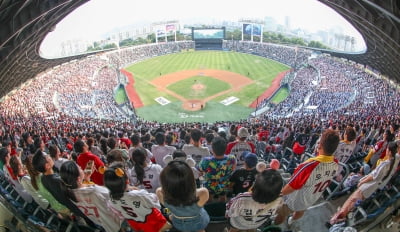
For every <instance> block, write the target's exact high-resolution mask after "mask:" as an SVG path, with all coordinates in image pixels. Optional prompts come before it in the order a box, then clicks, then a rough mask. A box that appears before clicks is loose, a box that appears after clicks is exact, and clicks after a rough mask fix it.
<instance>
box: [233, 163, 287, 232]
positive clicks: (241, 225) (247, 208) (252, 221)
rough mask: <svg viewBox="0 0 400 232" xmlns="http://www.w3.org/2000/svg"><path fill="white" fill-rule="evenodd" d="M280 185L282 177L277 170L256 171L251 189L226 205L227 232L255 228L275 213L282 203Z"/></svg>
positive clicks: (281, 184)
mask: <svg viewBox="0 0 400 232" xmlns="http://www.w3.org/2000/svg"><path fill="white" fill-rule="evenodd" d="M282 186H283V179H282V176H281V174H280V173H279V172H278V171H276V170H273V169H270V168H269V169H266V170H263V171H261V172H260V173H258V174H257V176H256V179H255V182H254V185H253V186H252V187H251V189H250V190H249V191H248V192H244V193H240V194H239V195H237V196H236V197H234V198H232V199H231V200H230V201H229V202H228V204H227V205H226V216H227V217H228V218H229V224H230V229H229V232H237V231H244V230H245V231H249V230H255V229H257V228H258V227H260V226H261V225H262V224H263V223H264V222H265V221H266V220H268V219H269V218H270V217H271V216H273V215H275V213H276V210H277V208H278V207H279V206H280V205H281V204H282V198H281V197H279V195H280V191H281V189H282Z"/></svg>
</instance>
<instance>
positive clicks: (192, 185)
mask: <svg viewBox="0 0 400 232" xmlns="http://www.w3.org/2000/svg"><path fill="white" fill-rule="evenodd" d="M160 181H161V186H162V187H161V188H158V189H157V192H156V194H157V196H158V199H159V200H160V202H161V203H162V204H163V205H164V206H165V207H166V208H168V209H169V210H170V212H171V215H170V219H171V221H172V224H173V226H174V227H175V228H176V229H178V230H180V231H205V230H204V229H205V228H206V227H207V225H208V223H209V222H210V217H209V216H208V214H207V212H206V211H205V210H204V204H206V202H207V201H208V198H209V194H208V190H207V189H206V188H199V189H196V182H195V179H194V176H193V172H192V171H191V168H190V167H189V165H188V164H187V163H185V162H184V161H178V160H173V161H171V162H169V163H168V165H167V166H166V167H165V168H164V169H163V171H162V172H161V175H160Z"/></svg>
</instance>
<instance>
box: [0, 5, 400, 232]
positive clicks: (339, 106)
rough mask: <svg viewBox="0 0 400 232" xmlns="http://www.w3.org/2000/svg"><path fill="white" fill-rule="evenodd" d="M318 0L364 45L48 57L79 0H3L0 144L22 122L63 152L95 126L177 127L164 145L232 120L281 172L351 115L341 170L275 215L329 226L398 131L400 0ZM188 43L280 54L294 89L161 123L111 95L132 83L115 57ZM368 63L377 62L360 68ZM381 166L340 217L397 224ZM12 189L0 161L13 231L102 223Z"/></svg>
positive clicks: (363, 227) (16, 144)
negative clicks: (301, 208) (376, 151)
mask: <svg viewBox="0 0 400 232" xmlns="http://www.w3.org/2000/svg"><path fill="white" fill-rule="evenodd" d="M320 1H321V2H322V3H324V4H326V5H328V6H330V7H331V8H333V9H335V10H336V11H337V12H338V13H340V14H341V15H342V16H343V17H345V18H346V19H347V20H348V21H349V22H351V23H352V24H353V25H354V26H355V27H356V28H357V29H358V30H359V31H360V32H361V34H363V36H364V38H365V40H366V43H367V48H368V49H367V52H366V53H364V54H342V53H337V52H332V51H324V53H322V54H319V55H317V56H315V54H314V51H313V50H309V49H307V48H294V47H290V46H281V45H274V44H264V43H258V42H249V41H229V40H222V39H218V42H217V41H216V40H209V39H204V40H203V41H200V44H199V43H198V42H199V41H196V40H195V41H178V42H169V43H160V44H149V45H141V46H135V47H129V48H124V49H120V50H118V51H107V52H101V53H98V54H96V53H95V54H84V55H79V56H75V57H67V58H60V59H54V60H47V59H44V58H41V57H40V54H39V52H38V47H39V45H40V43H41V41H42V40H43V39H44V37H45V35H46V33H47V32H48V31H50V30H51V28H52V27H54V26H55V25H56V24H57V23H58V22H59V21H60V20H62V18H64V17H65V16H66V15H67V14H68V13H70V12H72V11H73V10H74V9H76V8H77V7H79V6H80V5H82V4H84V3H85V2H86V0H83V1H82V0H78V1H64V0H62V1H19V0H18V1H0V12H2V13H1V14H0V22H1V25H5V26H2V27H1V28H0V80H1V86H0V96H1V97H2V99H1V101H0V139H1V140H0V142H1V143H2V146H6V145H7V144H8V143H9V142H11V143H12V151H13V153H18V152H25V151H26V150H27V149H26V147H24V146H21V145H20V144H23V143H22V141H23V140H24V139H25V138H24V137H25V136H26V134H25V132H29V133H30V134H31V135H36V137H37V138H39V141H43V142H44V143H46V145H47V146H50V145H52V144H57V145H59V147H60V148H62V149H65V152H66V153H67V151H70V150H72V148H68V146H71V147H72V145H73V144H74V142H75V141H76V140H77V139H79V138H88V137H95V136H96V135H97V134H99V135H102V136H103V137H104V136H115V137H119V138H121V141H126V140H124V139H126V137H127V136H131V135H134V134H138V135H140V136H142V135H145V134H148V135H152V136H154V135H155V131H156V130H157V129H158V128H162V130H164V131H165V132H167V133H169V134H171V135H172V136H173V137H176V138H179V137H181V141H177V142H175V144H172V145H175V146H179V145H180V144H181V143H184V136H183V135H182V134H184V133H183V132H182V131H185V132H187V131H189V129H190V128H194V127H196V128H199V129H200V130H201V131H202V132H203V133H204V134H205V133H206V132H208V133H210V131H211V132H213V133H214V134H215V135H217V132H221V131H223V132H225V133H226V134H228V135H232V134H234V133H235V132H234V131H230V128H231V127H236V129H237V127H238V126H241V127H245V128H247V129H248V130H249V132H251V133H250V135H249V137H248V140H249V141H252V142H253V143H254V144H257V145H258V144H260V143H259V142H260V141H258V138H257V137H256V135H257V134H258V133H259V132H260V131H262V130H263V129H262V128H263V127H266V128H267V130H268V131H269V137H268V141H267V142H268V144H267V145H266V146H267V147H268V149H267V148H263V149H258V150H257V152H256V153H257V156H258V158H259V160H262V161H265V162H270V161H271V159H278V160H279V161H280V163H281V166H280V172H282V176H284V177H288V176H290V175H291V174H293V171H294V169H295V167H296V166H297V165H299V164H300V163H302V162H304V161H305V160H307V159H308V158H310V157H314V155H315V149H316V144H317V140H318V138H319V136H320V135H321V133H322V132H323V131H324V130H326V129H328V128H332V129H334V130H337V131H338V132H339V133H340V134H341V135H343V133H344V131H345V130H346V128H347V126H351V127H354V129H355V130H356V132H357V141H356V145H357V146H356V149H355V151H354V152H353V155H352V157H351V158H350V159H349V160H348V161H347V162H346V163H339V165H340V166H341V170H343V171H342V176H343V179H335V180H333V181H332V183H331V184H330V185H329V186H328V187H327V188H326V189H325V191H324V194H323V198H321V199H319V201H318V202H317V203H316V204H314V205H313V206H312V207H310V208H309V209H308V210H307V211H306V213H305V215H304V217H303V219H301V220H299V221H298V222H297V223H296V224H294V226H292V227H289V226H288V224H287V223H284V224H283V225H282V226H281V228H282V230H288V229H289V228H290V229H291V230H292V231H328V228H327V227H326V225H325V223H326V222H327V221H329V218H330V217H331V216H332V215H333V213H334V212H335V211H336V208H337V206H340V205H341V204H342V203H343V202H344V201H345V200H346V199H347V198H348V197H349V193H350V192H351V191H352V190H354V189H346V188H345V185H344V180H345V178H346V177H348V176H349V175H350V173H351V172H358V171H359V169H360V168H361V167H362V166H363V162H364V159H365V157H366V156H367V155H368V152H369V148H370V147H371V146H374V145H376V144H378V142H379V141H381V140H385V137H384V134H385V133H386V132H385V131H386V130H389V131H390V133H391V134H393V137H394V138H393V140H394V139H396V140H399V139H400V131H399V126H400V118H399V115H400V101H399V100H400V92H399V88H398V85H397V83H398V81H399V75H398V74H399V73H400V66H399V65H398V64H399V63H400V29H399V28H400V12H399V11H398V9H399V8H400V6H399V5H398V4H399V3H398V1H385V2H381V1H380V2H378V1H353V0H351V1H340V0H334V1H324V0H320ZM37 6H40V7H37ZM11 16H13V17H11ZM38 16H42V17H44V18H45V19H46V20H41V19H40V17H38ZM10 18H12V20H10ZM202 42H204V43H202ZM188 49H206V50H208V49H217V50H219V49H223V50H226V51H236V52H241V53H248V54H254V55H257V56H261V57H266V58H269V59H272V60H275V61H278V62H281V63H283V64H286V65H288V66H290V67H292V69H291V70H290V72H288V73H287V74H286V75H285V77H284V78H283V79H282V81H281V82H280V86H281V87H285V88H288V89H289V92H290V94H289V96H288V97H287V98H286V99H285V100H284V101H282V102H280V103H279V104H272V103H271V102H270V99H271V98H272V97H273V95H271V96H270V97H267V98H265V99H260V101H259V102H258V106H257V108H256V110H257V111H258V113H255V115H253V117H250V116H249V118H248V119H247V120H242V121H229V122H228V121H223V122H222V121H219V122H213V123H174V124H164V123H160V122H153V121H147V120H145V119H138V118H136V113H135V106H137V105H136V102H135V100H133V99H129V102H128V103H126V102H124V103H123V104H118V103H117V102H116V101H115V99H114V97H115V94H116V89H117V88H120V87H121V86H123V87H125V89H128V87H127V84H128V83H129V77H127V76H125V74H124V73H121V71H120V70H119V69H120V68H121V67H125V66H127V65H130V64H134V63H137V62H140V61H143V60H146V59H150V58H152V57H156V56H162V55H168V54H172V53H178V52H181V51H185V50H188ZM342 58H346V59H342ZM366 65H367V66H368V67H372V68H373V69H375V70H379V72H380V73H371V72H367V71H369V70H367V69H366ZM276 91H278V90H276ZM127 94H128V95H127V96H128V98H130V96H132V95H130V94H129V91H128V90H127ZM257 101H258V99H257ZM157 113H158V112H157ZM160 113H161V112H160ZM254 116H256V117H254ZM304 129H306V130H304ZM24 134H25V135H24ZM220 135H221V134H220ZM299 135H301V136H304V137H307V138H308V139H307V143H306V150H305V151H304V152H303V153H302V154H301V155H300V156H297V155H295V154H294V151H293V143H294V141H293V140H294V139H295V138H297V137H298V136H299ZM386 138H387V137H386ZM99 146H100V145H99ZM64 155H66V154H64ZM395 169H396V167H395V168H394V169H393V170H395ZM389 177H390V178H385V179H386V181H387V183H385V185H384V186H383V187H382V188H380V189H379V190H377V191H376V192H375V193H374V194H373V195H372V196H371V197H369V198H367V199H365V200H364V201H362V202H358V203H357V205H356V207H355V208H354V210H353V211H352V213H351V214H349V215H348V217H347V219H346V223H347V226H351V227H353V228H356V229H357V231H398V228H399V225H400V221H399V215H400V212H399V206H400V185H399V183H400V181H399V176H398V170H397V172H396V173H394V174H393V176H389ZM17 182H18V181H17ZM19 190H20V189H18V187H17V184H15V183H14V182H12V181H10V180H9V179H8V177H7V175H5V174H4V173H3V171H2V170H1V171H0V201H1V203H2V207H1V210H0V214H1V215H2V220H4V223H5V227H7V228H8V230H9V231H42V230H43V229H47V230H50V231H96V230H97V231H98V230H99V229H100V230H101V225H97V226H94V227H90V226H88V225H85V226H83V225H81V224H80V223H78V222H76V221H73V220H67V219H65V218H59V217H57V214H55V213H54V212H53V211H51V210H48V209H42V208H40V207H39V206H38V204H37V203H36V202H35V201H28V200H26V199H24V198H23V197H22V194H21V193H20V192H19ZM211 208H212V206H211V205H208V208H207V210H208V213H209V215H210V217H211V222H210V224H209V225H208V227H207V229H206V231H222V229H221V227H222V228H223V227H225V226H227V220H226V219H225V218H224V212H225V204H223V207H222V211H223V212H222V215H218V213H217V211H218V210H217V209H215V208H214V209H211ZM219 210H221V209H220V208H219ZM214 213H215V214H214ZM271 223H272V221H271V220H268V221H267V223H266V224H265V225H263V226H262V227H260V228H259V230H261V231H268V230H267V228H268V226H270V228H271ZM170 231H176V230H174V229H171V230H170Z"/></svg>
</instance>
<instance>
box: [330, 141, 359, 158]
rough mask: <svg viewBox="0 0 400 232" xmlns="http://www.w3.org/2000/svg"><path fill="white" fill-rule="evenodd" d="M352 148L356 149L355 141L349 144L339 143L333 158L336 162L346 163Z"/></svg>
mask: <svg viewBox="0 0 400 232" xmlns="http://www.w3.org/2000/svg"><path fill="white" fill-rule="evenodd" d="M354 148H356V142H355V141H352V142H350V143H346V142H345V141H340V142H339V145H338V147H337V148H336V151H335V153H333V156H334V157H335V159H336V160H337V161H339V162H342V163H347V161H348V160H349V159H350V156H351V155H352V154H353V151H354Z"/></svg>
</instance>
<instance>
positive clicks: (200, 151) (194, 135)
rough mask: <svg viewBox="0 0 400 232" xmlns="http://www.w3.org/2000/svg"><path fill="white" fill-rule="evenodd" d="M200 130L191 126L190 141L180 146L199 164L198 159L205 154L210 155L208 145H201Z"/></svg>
mask: <svg viewBox="0 0 400 232" xmlns="http://www.w3.org/2000/svg"><path fill="white" fill-rule="evenodd" d="M200 139H201V131H200V130H199V129H196V128H193V129H191V130H190V143H191V144H185V145H183V147H182V151H183V152H185V153H186V155H188V156H189V157H191V158H192V159H193V160H194V161H196V164H199V163H200V161H201V160H202V159H203V158H204V157H207V156H211V155H210V151H209V150H208V147H203V146H201V143H200Z"/></svg>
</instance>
